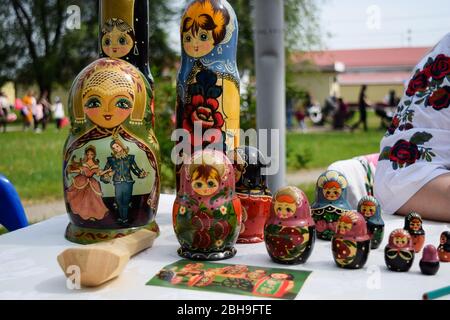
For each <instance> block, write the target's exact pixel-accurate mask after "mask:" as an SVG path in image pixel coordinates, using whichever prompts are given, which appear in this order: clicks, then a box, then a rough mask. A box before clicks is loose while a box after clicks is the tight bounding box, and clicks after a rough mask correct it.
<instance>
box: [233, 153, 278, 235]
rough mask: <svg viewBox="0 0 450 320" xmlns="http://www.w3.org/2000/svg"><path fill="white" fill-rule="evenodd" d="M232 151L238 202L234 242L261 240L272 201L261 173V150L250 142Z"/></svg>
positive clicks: (262, 160) (263, 163)
mask: <svg viewBox="0 0 450 320" xmlns="http://www.w3.org/2000/svg"><path fill="white" fill-rule="evenodd" d="M233 152H234V162H233V166H234V169H235V177H236V193H237V195H238V197H239V199H240V200H241V205H242V228H241V232H240V234H239V238H238V243H257V242H262V241H264V225H265V223H266V221H267V218H268V217H269V214H270V206H271V203H272V193H271V192H270V190H269V188H268V186H267V182H266V176H265V175H264V173H263V169H264V168H265V166H266V160H265V158H264V156H263V155H262V153H261V152H260V151H259V150H258V149H257V148H255V147H252V146H245V147H239V148H236V149H235V150H234V151H233Z"/></svg>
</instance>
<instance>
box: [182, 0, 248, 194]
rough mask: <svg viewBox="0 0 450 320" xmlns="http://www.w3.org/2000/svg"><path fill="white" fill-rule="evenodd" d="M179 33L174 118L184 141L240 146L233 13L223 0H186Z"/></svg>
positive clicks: (199, 145)
mask: <svg viewBox="0 0 450 320" xmlns="http://www.w3.org/2000/svg"><path fill="white" fill-rule="evenodd" d="M180 33H181V43H182V50H181V66H180V70H179V73H178V79H177V107H176V119H177V120H176V122H177V128H178V129H185V130H186V131H187V132H188V133H189V136H190V141H188V142H186V141H183V143H184V144H186V145H187V146H190V147H191V148H194V147H197V148H204V147H205V146H207V145H209V144H211V143H212V142H213V141H214V144H216V145H218V147H219V146H220V147H221V148H224V150H223V151H224V152H225V153H226V152H228V151H230V150H234V148H235V147H237V146H239V116H240V96H239V81H240V80H239V72H238V68H237V64H236V52H237V40H238V22H237V18H236V14H235V12H234V10H233V8H232V7H231V6H230V4H229V3H228V2H227V1H226V0H194V1H191V2H190V3H189V4H188V5H187V7H186V10H185V12H184V14H183V16H182V19H181V26H180ZM195 128H197V129H196V130H194V129H195ZM207 131H208V133H207V134H205V133H206V132H207ZM204 134H205V137H203V135H204ZM180 168H181V166H177V175H176V176H177V186H178V187H179V178H180V176H179V169H180Z"/></svg>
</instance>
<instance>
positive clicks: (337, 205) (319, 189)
mask: <svg viewBox="0 0 450 320" xmlns="http://www.w3.org/2000/svg"><path fill="white" fill-rule="evenodd" d="M346 195H347V179H346V178H345V177H344V175H342V173H339V172H337V171H334V170H330V171H327V172H325V173H323V174H321V175H320V177H319V179H318V180H317V186H316V202H314V204H313V205H312V207H311V208H312V215H313V218H314V221H315V223H316V229H317V237H318V238H319V239H323V240H331V238H332V237H333V235H334V233H335V231H336V225H337V221H338V219H339V217H340V215H341V214H342V213H344V212H346V211H349V210H352V209H351V207H350V204H349V203H348V202H347V200H346Z"/></svg>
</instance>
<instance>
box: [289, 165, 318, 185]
mask: <svg viewBox="0 0 450 320" xmlns="http://www.w3.org/2000/svg"><path fill="white" fill-rule="evenodd" d="M326 170H327V169H326V168H322V169H305V170H300V171H296V172H292V173H288V174H287V175H286V179H287V184H288V185H293V186H298V185H300V184H313V183H316V182H317V178H319V176H320V175H321V174H322V173H324V172H325V171H326Z"/></svg>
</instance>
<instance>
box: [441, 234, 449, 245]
mask: <svg viewBox="0 0 450 320" xmlns="http://www.w3.org/2000/svg"><path fill="white" fill-rule="evenodd" d="M440 243H441V244H442V245H444V244H446V243H447V237H446V236H445V234H444V233H443V234H441V239H440Z"/></svg>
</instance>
